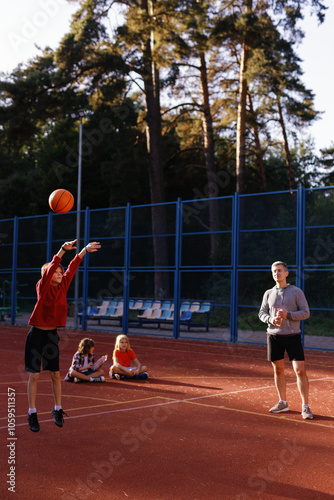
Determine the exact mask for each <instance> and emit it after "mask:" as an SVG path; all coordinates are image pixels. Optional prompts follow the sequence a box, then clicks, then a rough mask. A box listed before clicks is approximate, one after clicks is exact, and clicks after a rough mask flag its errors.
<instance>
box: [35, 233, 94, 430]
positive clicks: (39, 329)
mask: <svg viewBox="0 0 334 500" xmlns="http://www.w3.org/2000/svg"><path fill="white" fill-rule="evenodd" d="M76 241H77V240H73V241H66V242H65V243H64V244H63V245H62V246H61V249H60V250H59V252H58V253H57V254H56V255H54V257H53V259H52V261H51V262H48V263H47V264H44V266H43V267H42V277H41V279H40V280H39V281H38V283H37V285H36V291H37V303H36V305H35V308H34V310H33V312H32V315H31V316H30V319H29V325H31V329H30V331H29V333H28V336H27V340H26V346H25V370H26V371H28V372H29V373H30V374H29V379H28V402H29V411H28V424H29V428H30V430H32V431H33V432H38V431H39V429H40V426H39V423H38V418H37V412H36V394H37V383H38V380H39V374H40V371H41V365H42V367H43V370H49V371H50V376H51V383H52V390H53V395H54V399H55V407H54V408H53V410H52V411H51V415H52V416H53V419H54V422H55V424H56V425H57V426H58V427H62V426H63V422H64V417H63V415H64V411H63V409H62V407H61V381H60V373H59V349H58V343H59V336H58V333H57V327H65V326H66V318H67V298H66V294H67V290H68V288H69V286H70V284H71V281H72V279H73V277H74V275H75V272H76V270H77V269H78V267H79V265H80V263H81V262H82V259H83V257H84V255H85V254H86V253H87V252H88V253H92V252H97V250H98V249H99V248H101V245H100V243H98V242H96V241H95V242H92V243H88V245H86V246H85V247H84V248H83V249H82V250H81V252H80V253H79V254H77V255H76V256H75V257H74V259H73V260H72V261H71V262H70V264H69V266H68V268H67V270H66V272H64V268H63V266H62V265H61V264H60V262H61V259H62V257H63V255H64V253H65V252H67V251H69V250H75V249H76V247H75V246H74V245H75V243H76ZM65 415H66V414H65Z"/></svg>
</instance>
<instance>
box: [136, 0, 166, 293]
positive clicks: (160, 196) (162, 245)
mask: <svg viewBox="0 0 334 500" xmlns="http://www.w3.org/2000/svg"><path fill="white" fill-rule="evenodd" d="M142 7H143V8H146V9H147V8H148V5H147V2H146V0H142ZM152 9H153V7H152V4H150V13H151V11H152ZM153 44H154V35H153V32H151V38H150V40H148V41H147V44H146V48H145V51H144V54H143V63H144V72H145V74H144V88H145V97H146V141H147V153H148V162H149V179H150V195H151V203H152V205H153V206H152V209H151V215H152V238H153V255H154V265H155V267H156V268H159V267H162V266H164V267H166V266H167V265H168V254H167V239H166V236H165V235H166V234H167V222H166V208H165V206H164V205H161V204H162V203H163V202H164V176H163V165H162V161H161V156H160V151H161V109H160V81H159V71H158V69H157V67H156V64H155V62H154V61H153V57H152V47H153ZM168 296H169V280H168V273H165V272H161V271H160V270H159V269H157V270H156V272H155V274H154V297H155V298H165V297H168Z"/></svg>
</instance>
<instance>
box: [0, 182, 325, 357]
mask: <svg viewBox="0 0 334 500" xmlns="http://www.w3.org/2000/svg"><path fill="white" fill-rule="evenodd" d="M213 205H214V206H213ZM156 207H157V206H156V205H141V206H139V205H137V206H132V205H130V204H128V205H127V206H126V207H116V208H107V209H98V210H90V209H89V208H86V210H83V211H81V212H80V220H81V227H82V228H83V237H82V239H81V241H80V242H79V244H78V247H80V248H81V247H82V246H84V245H85V244H87V243H88V242H89V241H101V244H102V248H101V251H100V252H97V253H96V254H92V255H89V256H87V257H85V259H84V262H83V264H82V266H80V270H79V273H78V275H79V283H80V285H79V296H75V291H74V287H73V286H72V285H71V287H70V290H69V294H68V300H69V305H70V306H71V304H73V302H74V301H76V302H77V303H79V305H80V308H79V309H78V310H79V313H80V328H82V329H83V330H86V329H95V328H96V327H99V328H103V329H104V330H110V331H113V332H117V331H120V330H122V331H125V332H130V333H133V334H135V333H138V332H139V331H140V333H143V331H144V332H145V333H148V334H152V335H163V336H168V335H170V336H174V337H175V338H178V337H187V338H198V339H199V338H200V339H208V340H222V341H228V342H248V343H264V342H265V325H263V324H261V323H260V322H259V321H258V319H257V312H258V309H259V306H260V303H261V299H262V295H263V293H264V291H265V290H266V289H268V288H271V287H272V286H273V281H272V278H271V273H270V266H271V263H272V262H273V261H275V260H284V261H286V262H288V264H289V267H290V278H291V279H290V282H291V283H294V284H296V285H297V286H299V287H301V288H302V289H304V291H305V294H306V297H307V299H308V301H309V304H310V309H311V318H310V320H308V321H307V322H305V323H304V324H303V332H302V333H303V338H304V344H305V346H306V347H309V348H323V349H332V345H331V342H332V339H333V336H332V327H333V325H334V315H333V313H334V309H333V307H332V288H334V284H333V283H334V282H333V279H332V278H333V276H334V238H333V236H332V235H333V228H334V210H333V208H334V190H333V189H332V188H319V189H313V190H311V189H308V190H305V189H302V188H300V189H298V190H295V191H282V192H271V193H261V194H251V195H238V194H237V193H236V194H235V195H234V196H227V197H220V198H215V199H195V200H187V201H182V200H180V199H179V200H177V201H176V202H173V203H166V204H163V205H161V206H160V207H159V208H161V207H163V210H164V215H165V218H166V227H165V228H164V230H163V232H161V233H159V234H153V232H152V212H154V210H155V208H156ZM214 207H215V210H216V213H217V214H218V219H219V220H218V222H217V225H216V227H215V228H212V226H211V224H210V217H211V215H212V210H213V208H214ZM76 221H77V212H70V213H68V214H63V215H59V214H54V213H48V214H45V215H41V216H34V217H14V218H13V219H6V220H0V261H1V267H0V289H1V290H2V303H1V319H2V321H10V322H11V324H26V323H27V318H28V317H29V315H30V313H31V310H32V309H33V306H34V303H35V284H36V281H37V280H38V279H39V273H40V267H41V265H42V264H43V263H44V262H45V261H50V260H51V258H52V255H53V253H55V252H57V251H58V248H59V246H60V245H61V244H62V243H63V241H66V240H70V239H74V238H75V234H76ZM157 240H160V241H163V243H164V245H165V247H166V255H167V257H166V260H165V261H164V262H159V263H158V264H157V263H156V261H155V257H156V254H155V253H154V246H155V245H156V243H157ZM213 241H215V252H213V251H212V248H213V246H212V242H213ZM9 256H11V259H10V258H9ZM66 257H67V256H66ZM64 264H65V266H66V265H67V264H68V262H66V261H65V262H64ZM157 274H160V278H161V279H162V281H163V282H164V283H165V286H167V289H168V297H167V296H164V297H161V296H157V295H156V287H155V280H156V277H157ZM4 283H10V284H11V286H10V294H9V293H8V287H7V288H6V287H5V286H4ZM166 284H167V285H166ZM333 292H334V290H333ZM164 293H165V295H166V290H165V292H164ZM115 297H117V298H118V299H121V300H122V304H123V313H122V316H121V320H120V321H107V320H108V318H107V317H106V316H105V317H103V318H102V319H103V322H102V319H101V320H99V321H98V322H97V321H95V318H90V317H89V316H87V314H86V313H87V309H88V307H89V306H91V305H100V304H101V302H102V300H106V299H109V300H111V299H113V298H115ZM140 298H141V299H149V298H151V299H162V298H164V299H167V298H168V299H169V300H170V301H171V302H172V304H173V314H174V318H173V321H169V322H168V321H167V320H166V321H165V322H164V321H162V320H159V318H158V317H157V316H156V317H155V318H156V321H152V322H151V324H150V321H148V323H144V322H138V321H137V318H138V314H139V313H138V310H137V311H134V310H133V308H132V307H129V305H130V301H131V304H132V303H133V300H134V299H137V300H138V299H140ZM185 301H187V302H188V303H189V304H193V310H192V311H193V312H192V314H191V315H188V316H187V317H188V318H189V317H191V318H192V319H191V321H189V320H187V321H188V322H187V323H186V322H185V321H183V320H182V317H180V314H179V311H180V310H181V305H182V304H183V302H185ZM205 302H208V303H209V304H210V306H209V309H210V312H209V313H207V314H206V315H205V316H204V315H203V316H201V315H200V313H199V312H198V309H197V311H196V307H197V305H196V307H195V305H194V304H197V303H200V304H203V303H205ZM189 307H190V306H189ZM72 313H73V312H72ZM9 318H10V319H9ZM69 318H71V312H70V316H69ZM73 321H74V325H75V324H76V322H77V321H78V318H77V317H76V318H74V320H73ZM139 323H140V325H141V329H140V330H139V328H138V326H139Z"/></svg>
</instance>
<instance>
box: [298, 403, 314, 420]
mask: <svg viewBox="0 0 334 500" xmlns="http://www.w3.org/2000/svg"><path fill="white" fill-rule="evenodd" d="M301 415H302V417H303V419H304V420H312V419H313V413H312V412H311V410H310V407H309V406H303V409H302V413H301Z"/></svg>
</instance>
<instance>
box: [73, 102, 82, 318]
mask: <svg viewBox="0 0 334 500" xmlns="http://www.w3.org/2000/svg"><path fill="white" fill-rule="evenodd" d="M79 116H80V124H79V155H78V184H77V223H76V236H75V237H76V239H77V253H78V251H79V244H80V211H81V166H82V124H83V117H84V112H83V111H80V112H79ZM78 313H79V273H75V278H74V328H78V326H79V325H78Z"/></svg>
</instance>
